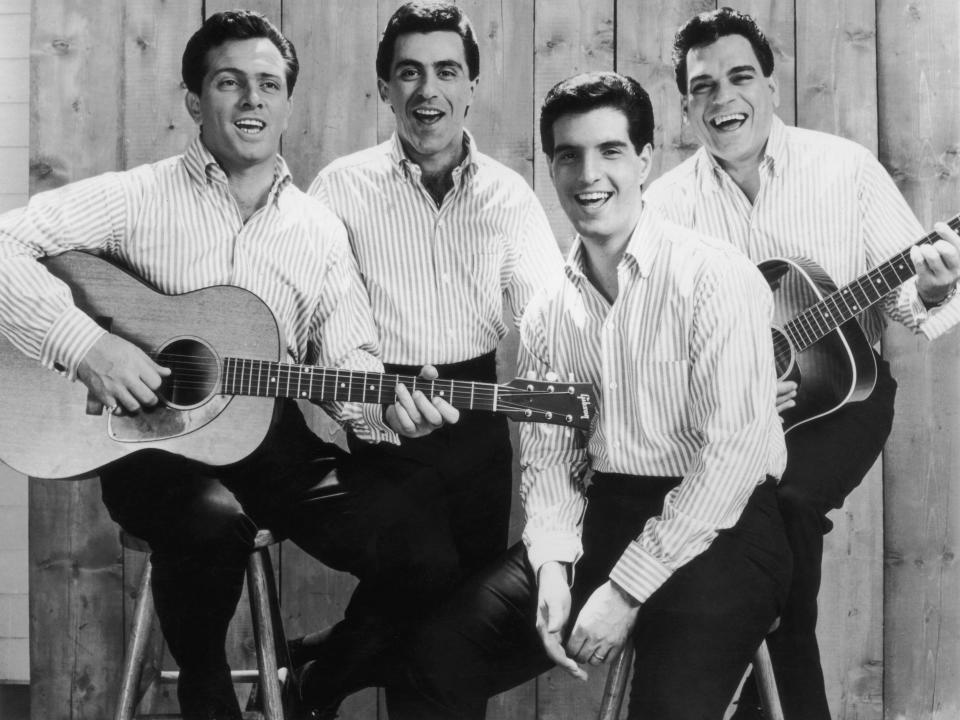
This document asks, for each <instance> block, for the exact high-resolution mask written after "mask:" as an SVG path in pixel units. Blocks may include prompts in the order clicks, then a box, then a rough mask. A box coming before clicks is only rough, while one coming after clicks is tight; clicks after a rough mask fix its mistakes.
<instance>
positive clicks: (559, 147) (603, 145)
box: [553, 140, 630, 154]
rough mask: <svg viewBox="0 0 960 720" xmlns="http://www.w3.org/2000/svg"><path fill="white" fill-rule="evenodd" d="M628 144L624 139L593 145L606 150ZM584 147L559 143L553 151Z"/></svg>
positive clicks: (623, 146) (627, 145) (582, 146)
mask: <svg viewBox="0 0 960 720" xmlns="http://www.w3.org/2000/svg"><path fill="white" fill-rule="evenodd" d="M629 146H630V143H628V142H626V141H625V140H607V141H605V142H602V143H598V144H597V145H596V146H595V147H598V148H600V149H601V150H607V149H610V148H625V147H629ZM584 147H585V146H584V145H574V144H573V143H561V144H560V145H554V147H553V152H554V154H556V153H558V152H563V151H566V150H580V149H582V148H584Z"/></svg>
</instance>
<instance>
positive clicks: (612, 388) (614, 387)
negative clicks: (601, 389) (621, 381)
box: [607, 380, 617, 390]
mask: <svg viewBox="0 0 960 720" xmlns="http://www.w3.org/2000/svg"><path fill="white" fill-rule="evenodd" d="M607 387H608V388H610V389H611V390H616V389H617V381H616V380H614V381H613V382H611V383H610V384H609V385H607Z"/></svg>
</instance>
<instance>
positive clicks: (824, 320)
mask: <svg viewBox="0 0 960 720" xmlns="http://www.w3.org/2000/svg"><path fill="white" fill-rule="evenodd" d="M947 224H948V225H949V226H950V227H951V228H952V229H953V230H954V231H956V232H960V215H956V216H954V217H953V218H952V219H951V220H949V221H948V222H947ZM939 237H940V236H939V235H937V234H936V233H935V232H931V233H930V234H929V235H927V236H926V237H924V238H923V239H921V240H920V241H919V242H917V243H915V244H916V245H924V244H932V243H934V242H936V241H937V239H939ZM916 272H917V270H916V268H915V267H914V265H913V261H912V260H911V259H910V248H907V249H906V250H904V251H903V252H901V253H898V254H896V255H894V256H893V257H892V258H890V259H889V260H887V261H886V262H885V263H882V264H881V265H879V266H878V267H876V268H874V269H873V270H870V271H869V272H868V273H866V274H864V275H861V276H860V277H859V278H857V279H856V280H854V281H853V282H851V283H849V284H848V285H844V286H843V287H842V288H838V289H837V290H835V291H834V292H832V293H830V294H829V295H827V296H826V297H825V298H823V299H822V300H821V301H820V302H818V303H816V304H814V305H811V306H810V307H809V308H807V309H806V310H804V311H803V312H802V313H800V314H799V315H797V316H796V317H795V318H794V319H793V320H791V321H789V322H788V323H786V325H784V327H783V331H784V333H785V334H786V335H787V337H788V338H789V340H790V343H791V344H792V345H793V346H794V348H796V349H797V350H798V351H800V350H805V349H806V348H808V347H810V346H811V345H813V344H814V343H816V342H819V341H820V340H822V339H823V338H824V337H825V336H826V335H827V334H828V333H830V332H832V331H834V330H836V329H837V328H838V327H840V326H841V325H842V324H843V323H845V322H847V321H848V320H852V319H853V318H854V317H856V316H857V315H859V314H860V313H862V312H863V311H864V310H866V309H867V308H869V307H871V306H873V305H875V304H876V303H878V302H880V301H881V300H882V299H883V298H884V297H886V296H887V294H889V293H890V291H891V290H894V289H896V288H898V287H900V285H902V284H903V283H904V282H906V281H907V280H909V279H910V278H911V277H913V276H914V275H915V274H916Z"/></svg>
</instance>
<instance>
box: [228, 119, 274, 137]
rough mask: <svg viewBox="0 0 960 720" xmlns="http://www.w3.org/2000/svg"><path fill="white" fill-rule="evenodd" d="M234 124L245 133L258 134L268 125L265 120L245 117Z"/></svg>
mask: <svg viewBox="0 0 960 720" xmlns="http://www.w3.org/2000/svg"><path fill="white" fill-rule="evenodd" d="M233 126H234V127H235V128H237V129H238V130H239V131H240V132H242V133H243V134H244V135H258V134H259V133H261V132H263V130H264V128H266V127H267V124H266V123H265V122H264V121H263V120H255V119H253V118H244V119H243V120H237V121H236V122H235V123H233Z"/></svg>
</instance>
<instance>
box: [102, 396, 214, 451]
mask: <svg viewBox="0 0 960 720" xmlns="http://www.w3.org/2000/svg"><path fill="white" fill-rule="evenodd" d="M232 399H233V397H231V396H229V395H217V396H215V397H212V398H210V400H209V401H207V402H206V403H204V404H203V405H201V406H200V407H196V408H191V409H190V410H179V409H176V408H171V407H168V406H166V405H159V406H157V407H156V408H153V409H151V410H144V411H141V412H138V413H134V414H132V415H111V416H110V420H109V422H108V423H107V434H108V435H109V437H110V439H111V440H116V441H117V442H123V443H143V442H156V441H159V440H172V439H174V438H179V437H184V436H185V435H189V434H190V433H193V432H196V431H197V430H200V429H202V428H203V427H205V426H206V425H208V424H209V423H211V422H213V421H214V420H216V419H217V417H218V416H219V415H220V413H222V412H223V411H224V410H225V409H226V407H227V405H229V404H230V401H231V400H232Z"/></svg>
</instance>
